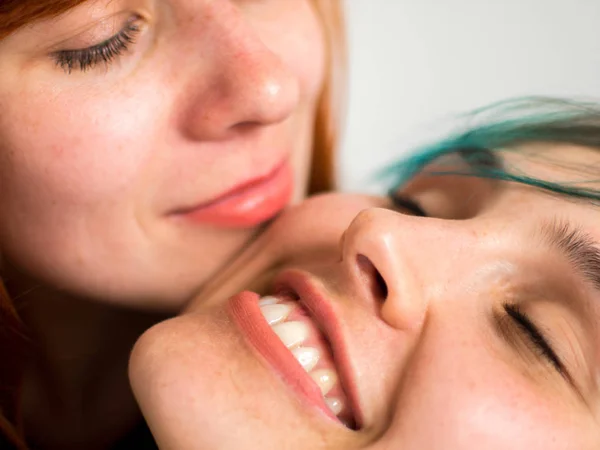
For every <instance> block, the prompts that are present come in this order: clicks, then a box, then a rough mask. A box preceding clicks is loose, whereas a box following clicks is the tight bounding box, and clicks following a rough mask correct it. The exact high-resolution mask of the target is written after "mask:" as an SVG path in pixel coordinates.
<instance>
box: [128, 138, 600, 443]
mask: <svg viewBox="0 0 600 450" xmlns="http://www.w3.org/2000/svg"><path fill="white" fill-rule="evenodd" d="M540 155H541V156H542V157H540ZM503 157H504V158H506V159H507V162H508V163H510V164H511V165H512V166H513V167H518V168H519V170H520V171H523V173H526V174H528V175H531V176H535V177H544V178H545V179H547V180H552V181H556V182H566V181H581V177H579V178H578V176H577V173H578V169H577V167H582V166H581V164H586V167H593V166H594V164H598V163H600V155H599V154H598V153H597V151H596V150H590V149H586V148H580V147H567V146H565V145H559V144H545V145H539V146H536V145H531V146H528V147H526V148H523V149H520V151H519V152H509V153H508V154H507V155H503ZM509 159H510V161H508V160H509ZM434 164H437V163H434ZM444 164H461V163H460V161H459V160H458V159H456V158H455V159H452V158H449V160H448V161H447V162H445V163H444ZM587 175H588V176H589V173H588V174H587ZM596 178H597V177H596ZM594 187H595V186H594ZM397 195H399V196H402V197H403V198H409V199H411V200H412V201H414V202H417V203H418V204H419V206H420V207H421V208H422V209H423V210H424V212H425V213H426V217H417V216H416V214H415V212H414V211H411V210H410V209H407V208H398V207H394V206H392V203H391V202H390V200H388V199H383V198H372V197H364V196H351V195H327V196H321V197H315V198H312V199H309V200H307V201H306V202H305V203H303V204H301V205H300V206H298V207H296V208H293V209H291V210H289V211H288V212H287V213H286V214H284V215H283V216H282V217H281V218H279V219H278V220H277V221H276V222H275V223H274V224H273V226H272V227H271V228H270V229H269V230H268V231H267V232H266V233H265V234H264V235H263V236H262V237H261V239H259V240H258V241H257V242H256V243H255V244H254V245H253V246H251V247H250V248H249V249H248V250H247V252H246V253H245V254H244V255H242V257H240V258H239V259H238V260H237V261H236V262H235V263H234V264H232V265H231V266H230V267H229V268H228V269H227V270H226V271H225V272H223V273H222V274H221V275H220V276H219V277H217V278H215V279H214V280H213V282H211V283H210V286H207V288H206V289H205V290H204V291H203V292H202V293H201V294H200V295H199V296H198V297H197V298H196V300H195V301H194V302H192V303H191V304H190V305H189V307H188V308H187V311H186V312H185V313H184V314H183V315H181V316H180V317H178V318H174V319H170V320H168V321H166V322H163V323H161V324H159V325H156V326H155V327H153V328H151V329H150V330H149V331H147V332H146V333H145V334H144V335H143V336H142V337H141V339H140V340H139V341H138V342H137V344H136V346H135V348H134V351H133V354H132V357H131V360H130V367H129V373H130V379H131V381H132V384H133V387H134V393H135V394H136V397H137V399H138V400H139V402H140V405H141V408H142V411H143V413H144V415H145V416H146V418H147V420H148V422H149V425H150V427H151V429H152V431H153V433H154V434H155V436H156V438H157V440H158V442H159V444H160V445H162V446H164V448H173V449H185V448H205V449H213V448H214V449H235V448H261V449H262V448H265V449H279V448H287V449H306V448H311V449H411V450H413V449H414V450H416V449H419V450H429V449H441V448H443V449H444V450H462V449H465V450H466V449H475V448H482V449H490V450H500V449H507V448H510V449H514V450H521V449H523V450H524V449H544V450H559V449H560V450H567V449H578V450H580V449H581V450H592V449H596V448H599V446H600V426H599V423H600V388H599V386H598V380H599V377H598V375H599V374H600V327H598V325H597V324H598V323H599V321H600V292H598V286H597V285H596V284H594V282H593V280H590V279H589V278H590V272H588V273H587V274H586V273H582V271H581V270H580V268H581V267H580V266H577V265H576V264H574V260H573V259H572V258H570V257H569V256H568V255H567V254H566V253H565V250H566V247H565V246H564V245H563V244H564V242H565V241H564V233H565V230H567V226H568V227H569V229H570V228H575V229H578V230H579V231H578V232H577V233H576V234H575V235H576V236H579V237H581V236H585V239H587V240H588V241H589V242H592V245H593V246H594V248H596V247H597V244H595V242H596V241H600V231H598V227H597V223H598V218H599V214H600V212H599V210H598V208H597V206H594V205H592V204H591V203H589V202H587V201H585V200H583V201H574V200H573V199H570V198H565V197H561V196H558V195H551V194H548V193H547V192H543V191H541V190H539V189H537V188H533V187H528V186H525V185H522V184H516V183H509V182H504V181H493V180H486V179H481V178H476V177H460V176H428V175H424V174H423V173H421V174H418V175H417V176H416V178H414V179H412V180H411V181H410V182H409V183H408V184H406V185H405V186H404V187H403V188H402V189H401V190H400V191H399V193H398V194H397ZM395 204H396V205H398V203H395ZM567 224H568V225H567ZM561 233H562V234H561ZM567 234H568V233H567ZM559 235H560V236H563V240H562V241H561V240H560V239H559ZM571 238H573V235H571ZM561 242H563V244H560V243H561ZM561 245H562V246H561ZM290 270H292V271H294V272H295V273H298V272H300V273H302V274H303V277H304V278H305V279H307V280H309V283H310V284H311V285H312V286H313V288H314V289H316V291H318V292H319V293H320V295H321V296H322V298H323V299H324V301H325V302H326V303H327V304H328V305H329V307H330V308H331V310H332V311H333V312H334V316H335V317H336V318H337V319H336V321H337V323H338V326H339V329H338V330H337V332H338V333H339V334H340V335H341V336H342V341H343V345H342V348H343V349H345V351H346V356H347V361H346V363H347V364H345V367H343V368H342V367H341V365H339V364H338V367H337V368H338V370H339V371H340V373H341V376H342V378H344V379H345V381H344V382H343V383H345V384H344V386H345V387H348V386H352V385H353V386H354V389H353V391H354V394H353V395H354V396H355V403H354V407H353V414H354V416H355V418H356V420H357V427H356V429H350V428H347V427H345V426H344V425H343V424H342V423H341V422H338V421H336V420H332V419H331V418H329V417H327V416H326V415H324V414H322V413H321V411H320V410H319V409H317V408H316V407H314V405H312V404H310V403H307V402H305V401H303V399H302V398H301V396H298V395H297V394H296V391H294V389H292V387H291V385H290V384H289V383H288V382H287V381H286V379H285V378H284V377H281V376H279V374H280V372H278V371H277V370H276V369H275V366H272V365H270V364H269V363H268V362H267V361H266V360H265V359H263V358H261V357H260V356H259V354H258V353H257V352H256V349H255V348H254V347H253V344H252V343H251V340H249V339H248V336H247V335H246V334H245V331H244V329H243V328H240V326H239V325H238V323H237V322H236V320H235V318H234V317H232V315H231V313H230V310H231V308H230V306H229V300H228V299H229V298H230V297H232V296H233V298H234V299H235V298H236V294H237V293H239V292H241V291H244V290H250V291H253V292H256V293H258V294H259V295H261V296H264V295H269V294H273V293H276V292H275V290H276V288H275V287H274V284H273V280H276V279H277V277H279V276H281V273H285V272H288V273H289V271H290ZM298 295H299V296H300V297H301V294H298ZM532 324H533V325H532ZM533 330H534V331H533ZM536 333H537V335H536ZM327 334H328V332H327V331H326V332H325V335H326V337H329V338H331V337H332V336H331V335H330V336H327ZM540 336H542V338H540ZM540 342H543V343H545V344H546V348H544V347H543V345H542V344H540ZM339 348H340V347H337V349H338V351H339ZM334 358H335V351H334ZM349 380H350V381H349ZM352 380H353V381H352ZM248 443H252V444H251V445H249V444H248Z"/></svg>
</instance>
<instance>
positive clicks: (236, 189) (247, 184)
mask: <svg viewBox="0 0 600 450" xmlns="http://www.w3.org/2000/svg"><path fill="white" fill-rule="evenodd" d="M287 162H288V159H287V158H284V159H283V160H281V161H279V163H277V164H276V165H275V166H273V167H271V168H270V169H269V170H268V171H265V172H264V173H263V174H261V175H259V176H257V177H253V178H250V179H248V180H246V181H242V182H240V183H238V184H236V185H234V186H233V187H231V188H229V189H227V190H226V191H224V192H221V193H220V194H217V195H216V196H214V197H213V198H211V199H210V200H206V201H203V202H201V203H196V204H193V205H188V206H183V207H179V208H176V209H175V210H173V211H172V212H171V214H174V215H179V214H188V213H190V212H192V211H195V210H197V209H201V208H206V207H208V206H211V205H213V204H215V203H218V202H220V201H222V200H224V199H226V198H227V197H231V196H233V195H235V194H238V193H242V192H244V191H245V190H247V189H250V188H252V187H254V186H256V185H258V184H261V183H263V182H265V181H267V180H268V179H269V178H271V177H272V176H273V175H275V174H276V173H277V172H278V171H279V170H280V169H281V168H282V167H283V166H284V165H285V164H286V163H287Z"/></svg>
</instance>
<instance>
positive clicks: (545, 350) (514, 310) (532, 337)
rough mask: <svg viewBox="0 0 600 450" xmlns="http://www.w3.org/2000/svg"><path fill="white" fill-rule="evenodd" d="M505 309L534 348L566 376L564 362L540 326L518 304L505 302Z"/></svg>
mask: <svg viewBox="0 0 600 450" xmlns="http://www.w3.org/2000/svg"><path fill="white" fill-rule="evenodd" d="M504 310H505V311H506V314H507V315H508V317H510V319H511V320H512V321H513V322H514V323H515V325H516V326H517V327H518V328H519V330H520V331H522V332H523V333H524V334H525V335H526V336H527V340H528V342H529V344H531V348H532V350H534V351H535V352H536V353H537V354H539V355H540V356H541V357H543V358H545V359H546V360H547V361H548V362H550V363H551V364H552V366H553V367H554V368H555V369H556V370H557V371H558V372H559V373H560V374H561V375H563V376H564V375H565V374H566V370H565V366H564V364H563V363H562V362H561V360H560V358H559V357H558V356H557V355H556V352H555V351H554V350H553V349H552V347H551V346H550V344H549V343H548V340H547V339H546V338H545V337H544V335H543V334H542V332H541V331H540V330H539V328H538V327H537V326H536V325H535V324H534V322H533V321H532V320H531V319H530V318H529V316H528V315H527V314H526V313H525V312H523V310H522V309H521V307H520V306H519V305H516V304H505V305H504Z"/></svg>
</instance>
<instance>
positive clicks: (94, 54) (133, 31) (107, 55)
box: [53, 20, 140, 74]
mask: <svg viewBox="0 0 600 450" xmlns="http://www.w3.org/2000/svg"><path fill="white" fill-rule="evenodd" d="M139 32H140V27H139V25H138V23H137V21H136V20H131V21H130V22H129V23H128V24H127V25H126V26H125V28H123V29H122V30H121V31H120V32H119V33H118V34H116V35H115V36H113V37H111V38H109V39H107V40H106V41H104V42H102V43H100V44H98V45H94V46H92V47H89V48H84V49H79V50H60V51H57V52H55V53H54V54H53V57H54V59H55V61H56V65H57V66H58V67H60V68H61V69H63V70H64V71H65V72H66V73H68V74H71V73H72V72H73V70H74V69H77V70H79V71H81V72H87V71H88V70H91V69H93V68H94V67H96V66H97V65H98V64H100V63H101V62H104V63H105V64H106V65H109V64H110V63H112V62H113V61H114V60H115V59H116V58H118V57H119V56H121V55H122V54H123V53H125V52H126V51H127V50H129V46H130V45H132V44H134V43H135V38H136V36H137V35H138V33H139Z"/></svg>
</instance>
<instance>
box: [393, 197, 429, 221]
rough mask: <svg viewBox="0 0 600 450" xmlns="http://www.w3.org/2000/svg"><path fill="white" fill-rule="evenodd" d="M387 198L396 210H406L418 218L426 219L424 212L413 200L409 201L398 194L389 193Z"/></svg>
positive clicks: (426, 215)
mask: <svg viewBox="0 0 600 450" xmlns="http://www.w3.org/2000/svg"><path fill="white" fill-rule="evenodd" d="M389 197H390V199H391V200H392V203H393V204H394V206H395V207H396V208H400V209H404V210H408V211H410V212H411V213H413V214H414V215H415V216H418V217H428V214H427V213H426V212H425V210H424V209H423V208H421V206H420V205H419V204H418V203H417V202H415V201H414V200H411V199H410V198H408V197H405V196H404V195H401V194H399V193H398V192H390V194H389Z"/></svg>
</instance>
